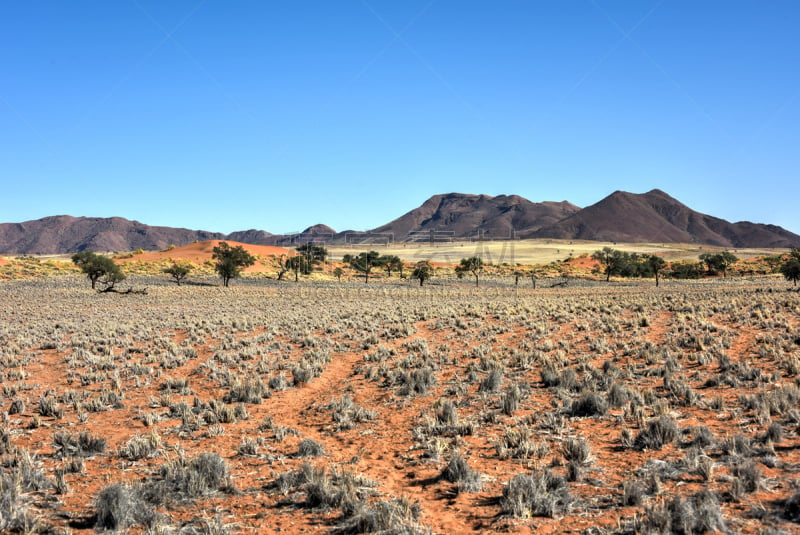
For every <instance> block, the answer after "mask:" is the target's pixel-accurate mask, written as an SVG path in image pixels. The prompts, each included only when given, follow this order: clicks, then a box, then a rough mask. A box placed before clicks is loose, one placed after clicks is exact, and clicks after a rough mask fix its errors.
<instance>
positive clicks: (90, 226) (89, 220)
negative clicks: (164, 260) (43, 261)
mask: <svg viewBox="0 0 800 535" xmlns="http://www.w3.org/2000/svg"><path fill="white" fill-rule="evenodd" d="M224 237H225V235H224V234H219V233H216V232H207V231H204V230H189V229H184V228H172V227H154V226H150V225H145V224H143V223H139V222H138V221H129V220H127V219H124V218H121V217H110V218H103V217H72V216H68V215H60V216H52V217H45V218H43V219H37V220H34V221H26V222H24V223H3V224H0V253H16V254H58V253H74V252H77V251H84V250H88V251H133V250H136V249H145V250H152V249H164V248H166V247H168V246H169V245H170V244H175V245H183V244H186V243H190V242H193V241H196V240H209V239H218V238H224Z"/></svg>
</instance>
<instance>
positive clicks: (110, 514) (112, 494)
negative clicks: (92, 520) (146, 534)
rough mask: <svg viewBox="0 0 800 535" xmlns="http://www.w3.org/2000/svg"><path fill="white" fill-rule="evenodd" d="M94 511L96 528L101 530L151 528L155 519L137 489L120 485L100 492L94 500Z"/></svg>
mask: <svg viewBox="0 0 800 535" xmlns="http://www.w3.org/2000/svg"><path fill="white" fill-rule="evenodd" d="M94 510H95V515H96V517H97V527H98V528H102V529H113V530H122V529H126V528H129V527H131V526H135V525H143V526H151V525H152V524H153V523H154V521H155V520H156V518H157V516H156V513H155V512H154V511H153V510H152V509H151V508H150V506H149V505H148V504H147V503H146V501H145V500H144V499H143V497H142V493H141V492H140V490H139V489H138V488H136V487H130V486H128V485H124V484H121V483H115V484H113V485H109V486H108V487H106V488H104V489H103V490H101V491H100V494H98V495H97V498H95V502H94Z"/></svg>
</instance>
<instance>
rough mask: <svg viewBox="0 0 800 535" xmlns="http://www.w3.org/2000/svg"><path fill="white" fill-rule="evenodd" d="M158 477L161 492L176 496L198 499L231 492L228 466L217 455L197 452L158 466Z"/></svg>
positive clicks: (231, 485) (231, 484) (231, 486)
mask: <svg viewBox="0 0 800 535" xmlns="http://www.w3.org/2000/svg"><path fill="white" fill-rule="evenodd" d="M160 475H161V478H162V483H163V487H164V488H163V490H164V491H166V493H169V494H171V495H177V496H178V497H185V498H200V497H202V496H208V495H211V494H213V493H215V492H217V491H224V490H232V489H233V483H232V482H231V474H230V469H229V468H228V464H227V463H226V462H225V460H224V459H223V458H222V457H220V456H219V454H217V453H201V454H200V455H198V456H197V457H195V458H193V459H189V460H187V459H186V458H183V457H180V458H178V459H175V460H174V461H170V462H168V463H166V464H164V465H162V466H161V469H160ZM166 497H167V496H162V499H163V498H166Z"/></svg>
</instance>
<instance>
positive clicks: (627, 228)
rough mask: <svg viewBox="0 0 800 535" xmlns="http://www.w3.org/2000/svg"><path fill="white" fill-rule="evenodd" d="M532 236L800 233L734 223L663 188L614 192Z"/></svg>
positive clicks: (772, 243)
mask: <svg viewBox="0 0 800 535" xmlns="http://www.w3.org/2000/svg"><path fill="white" fill-rule="evenodd" d="M531 237H536V238H560V239H578V240H597V241H610V242H662V243H698V244H705V245H716V246H719V247H793V246H797V245H798V244H800V236H798V235H797V234H793V233H791V232H789V231H787V230H785V229H783V228H781V227H778V226H775V225H762V224H756V223H750V222H739V223H730V222H728V221H725V220H724V219H720V218H717V217H713V216H709V215H706V214H702V213H700V212H696V211H694V210H692V209H691V208H689V207H687V206H686V205H684V204H683V203H681V202H680V201H678V200H677V199H674V198H673V197H670V196H669V195H667V194H666V193H664V192H663V191H661V190H658V189H654V190H651V191H649V192H647V193H642V194H636V193H628V192H624V191H615V192H614V193H612V194H611V195H609V196H608V197H606V198H604V199H603V200H601V201H600V202H598V203H596V204H593V205H591V206H588V207H586V208H584V209H583V210H580V211H579V212H576V213H574V214H572V215H570V216H569V217H566V218H564V219H563V220H561V221H559V222H557V223H555V224H553V225H550V226H547V227H544V228H541V229H539V230H537V231H536V232H535V233H533V235H532V236H531Z"/></svg>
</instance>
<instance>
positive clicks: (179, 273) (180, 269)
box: [162, 262, 192, 286]
mask: <svg viewBox="0 0 800 535" xmlns="http://www.w3.org/2000/svg"><path fill="white" fill-rule="evenodd" d="M162 271H163V273H166V274H167V275H171V276H172V278H173V279H175V282H177V283H178V286H180V285H181V281H182V280H183V279H185V278H186V277H187V276H188V275H189V272H190V271H192V266H191V265H190V264H186V263H178V262H173V263H172V265H171V266H169V267H166V268H164V269H163V270H162Z"/></svg>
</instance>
